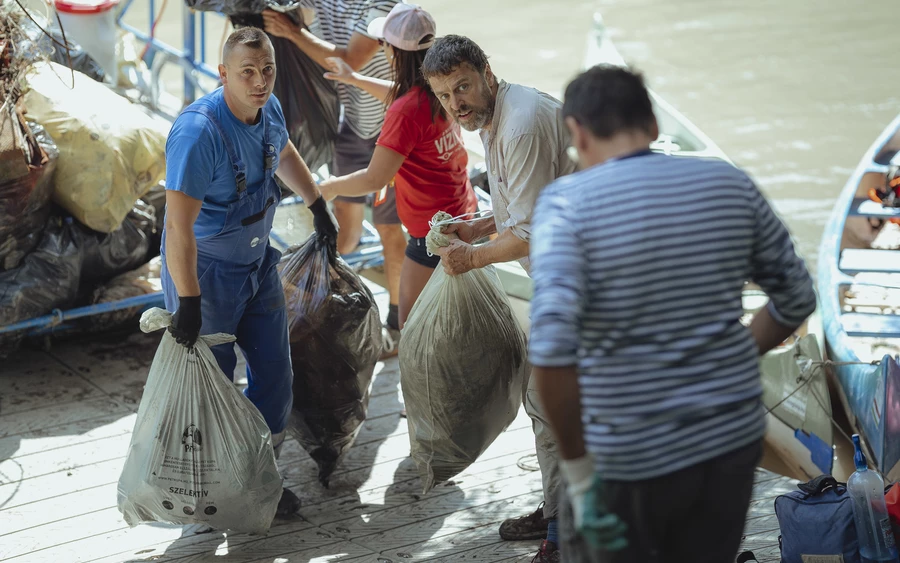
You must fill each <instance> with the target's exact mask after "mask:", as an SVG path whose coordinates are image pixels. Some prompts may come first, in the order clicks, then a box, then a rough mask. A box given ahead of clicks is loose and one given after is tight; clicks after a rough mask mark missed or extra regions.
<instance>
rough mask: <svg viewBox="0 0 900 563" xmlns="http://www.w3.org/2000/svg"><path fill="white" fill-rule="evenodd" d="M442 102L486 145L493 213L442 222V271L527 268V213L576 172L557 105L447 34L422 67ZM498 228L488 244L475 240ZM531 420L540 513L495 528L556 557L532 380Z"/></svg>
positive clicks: (548, 438)
mask: <svg viewBox="0 0 900 563" xmlns="http://www.w3.org/2000/svg"><path fill="white" fill-rule="evenodd" d="M422 73H423V74H424V75H425V78H426V79H427V80H428V83H429V85H430V86H431V89H432V90H433V91H434V93H435V95H436V96H437V98H438V100H440V102H441V105H443V107H444V110H445V111H446V112H447V114H448V115H450V116H452V117H453V119H454V120H456V122H457V123H459V124H460V126H461V127H463V128H465V129H467V130H469V131H478V130H480V134H481V139H482V141H483V142H484V149H485V159H486V164H487V172H488V182H489V185H490V191H491V202H492V206H493V217H485V218H481V219H475V220H473V221H469V222H466V223H459V224H455V225H451V226H449V227H447V229H446V232H456V233H457V235H458V236H459V238H460V240H454V241H452V242H451V243H450V245H449V246H447V247H444V248H442V249H441V250H440V255H441V263H442V264H443V266H444V269H445V270H446V271H447V273H449V274H451V275H458V274H461V273H464V272H467V271H469V270H472V269H474V268H482V267H484V266H487V265H488V264H496V263H499V262H509V261H512V260H518V261H519V263H520V264H521V265H522V267H524V268H525V271H526V272H527V271H528V270H529V268H530V263H529V260H528V252H529V239H530V238H531V217H532V214H533V212H534V205H535V202H536V201H537V198H538V195H539V194H540V192H541V190H542V189H543V188H544V186H546V185H547V184H550V183H551V182H553V181H554V180H556V179H557V178H559V177H560V176H564V175H566V174H569V173H571V172H574V171H575V166H576V165H575V163H574V162H573V161H572V160H571V159H570V158H569V156H568V154H567V152H566V151H567V149H568V147H569V131H568V129H567V128H566V125H565V122H564V121H563V118H562V115H561V112H560V109H561V107H562V104H561V103H560V102H559V101H558V100H556V99H554V98H553V97H551V96H548V95H547V94H544V93H543V92H539V91H538V90H535V89H534V88H528V87H525V86H520V85H518V84H509V83H507V82H504V81H502V80H498V79H497V77H496V76H494V74H493V72H492V71H491V67H490V65H489V64H488V62H487V55H485V54H484V51H482V50H481V48H480V47H479V46H478V45H476V44H475V43H474V42H473V41H472V40H471V39H468V38H466V37H461V36H458V35H448V36H446V37H442V38H440V39H438V40H437V41H436V42H435V43H434V45H432V47H431V48H430V49H429V50H428V54H427V55H426V56H425V61H424V62H423V64H422ZM494 233H498V234H499V236H497V237H496V238H495V239H494V240H492V241H490V242H487V243H485V244H480V245H477V246H476V245H473V244H472V242H473V241H476V240H479V239H481V238H484V237H486V236H488V235H491V234H494ZM524 403H525V411H526V412H527V413H528V415H529V416H530V417H531V419H532V426H533V428H534V434H535V442H536V445H537V454H538V463H539V465H540V467H541V475H542V478H543V485H544V504H543V510H541V507H539V508H538V510H537V511H535V512H534V513H532V514H529V515H527V516H523V517H521V518H512V519H510V520H507V521H505V522H504V523H503V524H502V525H501V526H500V536H501V537H502V538H503V539H506V540H524V539H539V538H544V537H546V538H547V539H546V540H545V541H544V543H543V544H542V545H541V549H540V551H539V552H538V554H537V556H536V557H535V561H536V562H537V563H541V562H550V563H554V562H557V561H559V551H558V549H557V545H558V540H557V535H556V515H557V506H556V497H557V488H558V486H559V469H558V461H557V454H556V441H555V439H554V437H553V435H552V431H551V429H550V426H549V425H548V423H547V421H546V417H545V416H544V415H543V409H542V408H541V405H540V403H539V401H538V397H537V391H536V389H535V387H534V384H533V383H532V382H529V385H528V390H527V392H526V394H525V398H524Z"/></svg>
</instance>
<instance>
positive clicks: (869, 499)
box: [847, 434, 897, 562]
mask: <svg viewBox="0 0 900 563" xmlns="http://www.w3.org/2000/svg"><path fill="white" fill-rule="evenodd" d="M853 449H854V450H855V452H854V454H853V462H854V463H855V464H856V471H854V472H853V475H851V476H850V478H849V479H848V480H847V492H848V493H849V494H850V498H851V499H853V519H854V521H855V522H856V535H857V536H858V537H859V552H860V555H862V557H863V561H893V562H896V561H897V546H896V543H895V542H894V532H893V531H892V530H891V519H890V517H889V516H888V512H887V505H886V504H885V502H884V479H882V478H881V475H880V474H879V473H878V472H877V471H875V470H874V469H869V468H868V466H867V465H866V456H865V455H864V454H863V452H862V445H861V444H860V442H859V434H854V435H853Z"/></svg>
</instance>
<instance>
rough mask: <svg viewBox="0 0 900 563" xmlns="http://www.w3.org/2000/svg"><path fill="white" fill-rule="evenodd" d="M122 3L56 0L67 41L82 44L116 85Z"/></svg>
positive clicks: (112, 1) (91, 0)
mask: <svg viewBox="0 0 900 563" xmlns="http://www.w3.org/2000/svg"><path fill="white" fill-rule="evenodd" d="M118 3H119V0H55V1H54V4H55V5H56V11H57V12H59V19H60V20H61V21H62V25H63V29H64V30H65V32H66V39H68V40H69V41H72V42H75V43H78V44H79V45H81V48H82V49H84V50H85V51H87V53H88V54H89V55H90V56H91V57H93V58H94V59H95V60H96V61H97V62H98V63H99V64H100V66H101V67H103V70H104V71H105V72H106V74H107V76H109V78H110V79H111V80H112V83H113V84H115V83H116V80H117V74H118V72H117V71H118V65H117V64H116V19H115V10H114V8H115V7H116V5H117V4H118Z"/></svg>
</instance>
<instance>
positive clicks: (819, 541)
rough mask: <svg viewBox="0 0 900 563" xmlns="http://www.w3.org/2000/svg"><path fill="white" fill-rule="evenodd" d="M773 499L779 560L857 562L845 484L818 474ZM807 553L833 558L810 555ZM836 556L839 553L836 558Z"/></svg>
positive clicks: (790, 562)
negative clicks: (776, 522) (778, 533)
mask: <svg viewBox="0 0 900 563" xmlns="http://www.w3.org/2000/svg"><path fill="white" fill-rule="evenodd" d="M797 488H798V489H800V490H799V491H792V492H790V493H788V494H786V495H781V496H779V497H778V498H776V499H775V516H776V517H777V518H778V527H779V528H781V535H780V536H779V537H778V543H779V545H780V546H781V563H806V561H810V560H813V561H823V562H825V561H829V560H832V561H843V563H861V562H862V557H860V554H859V540H858V539H857V537H856V524H855V523H854V522H853V506H852V501H851V500H850V495H848V494H847V485H846V484H844V483H838V482H837V481H836V480H835V478H834V477H832V476H831V475H820V476H818V477H816V478H815V479H813V480H811V481H809V482H808V483H801V484H799V485H797ZM809 555H819V556H823V555H824V556H832V557H834V559H830V558H829V559H826V558H822V559H819V558H810V557H804V556H809ZM837 556H843V559H838V558H837Z"/></svg>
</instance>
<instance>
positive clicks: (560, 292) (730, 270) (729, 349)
mask: <svg viewBox="0 0 900 563" xmlns="http://www.w3.org/2000/svg"><path fill="white" fill-rule="evenodd" d="M531 261H532V269H531V276H532V278H533V279H534V297H533V298H532V302H531V322H532V327H531V342H530V357H531V361H532V363H533V364H534V365H536V366H542V367H565V366H572V365H575V366H577V369H578V373H579V383H580V387H581V408H582V416H583V420H584V422H585V441H586V445H587V448H588V450H589V451H590V452H591V453H592V454H593V456H594V458H595V461H596V466H597V470H598V472H599V473H600V474H601V475H603V476H604V477H605V478H607V479H611V480H624V481H634V480H640V479H650V478H654V477H659V476H661V475H665V474H668V473H672V472H674V471H677V470H679V469H683V468H686V467H689V466H691V465H695V464H697V463H700V462H703V461H707V460H709V459H712V458H714V457H717V456H720V455H723V454H726V453H728V452H730V451H732V450H734V449H737V448H740V447H742V446H746V445H748V444H750V443H752V442H753V441H755V440H758V439H760V438H761V437H762V435H763V433H764V431H765V415H764V410H763V408H762V404H761V401H760V399H761V396H762V386H761V383H760V378H759V369H758V359H757V348H756V344H755V342H754V340H753V337H752V336H751V334H750V331H749V329H747V328H746V327H745V326H743V325H742V324H741V323H740V318H741V316H742V315H743V306H742V302H741V291H742V288H743V286H744V282H746V281H749V280H752V281H753V282H755V283H757V284H758V285H759V286H760V287H762V289H763V290H764V291H765V292H766V293H767V294H768V296H769V299H770V302H769V310H770V311H771V312H772V314H773V316H774V318H775V319H776V320H777V321H778V322H779V323H781V324H784V325H786V326H796V325H799V324H801V323H802V322H803V321H804V320H805V319H806V317H807V316H809V315H810V314H811V313H812V312H813V310H815V306H816V297H815V293H814V291H813V285H812V280H811V278H810V275H809V273H808V271H807V269H806V265H805V264H804V262H803V261H802V260H801V259H800V258H799V257H798V256H797V254H796V253H795V251H794V245H793V242H792V240H791V238H790V235H789V233H788V231H787V229H786V228H785V226H784V224H783V223H782V222H781V220H780V219H779V218H778V217H777V216H776V215H775V213H774V212H773V211H772V208H771V207H770V206H769V204H768V202H767V201H766V199H765V198H764V197H763V195H762V194H761V193H760V191H759V190H758V189H757V188H756V186H755V185H754V184H753V182H752V181H751V180H750V178H749V177H747V175H746V174H745V173H743V172H742V171H740V170H738V169H737V168H735V167H733V166H732V165H730V164H728V163H726V162H723V161H718V160H705V159H704V160H701V159H695V158H684V157H672V156H665V155H661V154H653V153H649V152H648V153H641V154H638V155H635V156H632V157H629V158H624V159H619V160H613V161H609V162H606V163H604V164H602V165H598V166H594V167H592V168H589V169H587V170H583V171H581V172H577V173H575V174H572V175H569V176H566V177H563V178H560V179H558V180H556V181H555V182H554V183H552V184H550V185H549V186H548V187H547V188H545V189H544V190H543V192H542V193H541V195H540V198H539V199H538V203H537V207H536V210H535V215H534V220H533V224H532V236H531Z"/></svg>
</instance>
